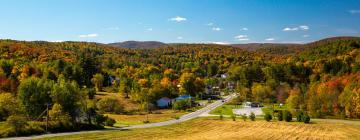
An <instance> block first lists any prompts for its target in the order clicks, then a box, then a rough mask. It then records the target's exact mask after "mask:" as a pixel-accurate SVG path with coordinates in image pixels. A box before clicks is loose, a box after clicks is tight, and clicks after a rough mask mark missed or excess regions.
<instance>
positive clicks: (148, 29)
mask: <svg viewBox="0 0 360 140" xmlns="http://www.w3.org/2000/svg"><path fill="white" fill-rule="evenodd" d="M153 30H154V29H153V28H147V29H146V31H149V32H151V31H153Z"/></svg>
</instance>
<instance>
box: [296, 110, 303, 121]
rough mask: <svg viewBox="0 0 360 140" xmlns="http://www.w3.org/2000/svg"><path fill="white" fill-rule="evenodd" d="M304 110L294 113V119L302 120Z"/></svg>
mask: <svg viewBox="0 0 360 140" xmlns="http://www.w3.org/2000/svg"><path fill="white" fill-rule="evenodd" d="M303 116H304V112H302V111H300V112H298V113H297V115H296V121H298V122H302V121H303Z"/></svg>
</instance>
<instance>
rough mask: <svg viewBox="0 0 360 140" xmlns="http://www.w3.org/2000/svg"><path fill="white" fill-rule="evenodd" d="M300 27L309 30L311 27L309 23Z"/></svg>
mask: <svg viewBox="0 0 360 140" xmlns="http://www.w3.org/2000/svg"><path fill="white" fill-rule="evenodd" d="M299 28H300V29H301V30H309V29H310V28H309V26H307V25H301V26H299Z"/></svg>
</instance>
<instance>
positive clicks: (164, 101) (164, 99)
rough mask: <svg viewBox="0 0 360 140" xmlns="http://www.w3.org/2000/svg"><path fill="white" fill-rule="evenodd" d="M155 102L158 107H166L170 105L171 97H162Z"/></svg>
mask: <svg viewBox="0 0 360 140" xmlns="http://www.w3.org/2000/svg"><path fill="white" fill-rule="evenodd" d="M156 104H157V106H158V107H159V108H167V107H169V106H170V105H171V99H169V98H167V97H162V98H160V99H159V100H157V101H156Z"/></svg>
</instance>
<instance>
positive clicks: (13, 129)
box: [0, 115, 29, 137]
mask: <svg viewBox="0 0 360 140" xmlns="http://www.w3.org/2000/svg"><path fill="white" fill-rule="evenodd" d="M28 125H29V124H28V123H27V121H26V118H25V117H23V116H19V115H11V116H9V117H8V118H7V119H6V122H5V125H4V126H3V128H2V130H1V131H0V135H1V137H9V136H20V135H23V134H25V133H26V127H27V126H28Z"/></svg>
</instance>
